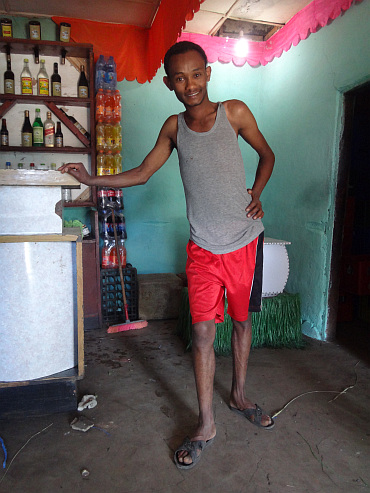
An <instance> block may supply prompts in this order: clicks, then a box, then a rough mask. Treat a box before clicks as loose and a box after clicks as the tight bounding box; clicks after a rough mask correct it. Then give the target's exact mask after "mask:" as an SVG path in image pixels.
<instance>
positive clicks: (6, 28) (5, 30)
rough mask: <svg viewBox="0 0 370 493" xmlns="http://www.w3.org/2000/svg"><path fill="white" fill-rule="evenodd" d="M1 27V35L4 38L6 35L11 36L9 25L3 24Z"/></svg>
mask: <svg viewBox="0 0 370 493" xmlns="http://www.w3.org/2000/svg"><path fill="white" fill-rule="evenodd" d="M1 28H2V35H3V37H4V38H6V37H9V38H11V37H12V26H9V25H8V26H6V25H4V24H3V25H2V26H1Z"/></svg>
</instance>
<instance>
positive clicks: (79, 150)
mask: <svg viewBox="0 0 370 493" xmlns="http://www.w3.org/2000/svg"><path fill="white" fill-rule="evenodd" d="M0 152H25V153H29V152H30V153H32V152H50V153H54V152H55V153H57V154H90V153H91V149H88V148H87V147H34V146H32V147H22V146H2V147H0Z"/></svg>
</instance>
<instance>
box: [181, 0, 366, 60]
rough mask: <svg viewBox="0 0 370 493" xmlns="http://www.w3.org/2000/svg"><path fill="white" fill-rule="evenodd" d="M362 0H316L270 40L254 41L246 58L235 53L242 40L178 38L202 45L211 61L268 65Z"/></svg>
mask: <svg viewBox="0 0 370 493" xmlns="http://www.w3.org/2000/svg"><path fill="white" fill-rule="evenodd" d="M360 1H362V0H313V1H312V2H311V3H309V4H308V5H307V6H306V7H304V8H303V9H302V10H300V11H299V12H298V13H297V14H296V15H295V16H294V17H292V19H290V21H289V22H287V24H286V25H285V26H284V27H282V28H281V29H280V30H279V31H278V32H277V33H275V34H274V35H273V36H271V38H270V39H269V40H267V41H250V42H249V52H248V55H247V56H246V57H238V56H236V55H235V45H236V43H237V41H238V40H236V39H231V38H220V37H216V36H214V37H211V36H206V35H203V34H192V33H182V34H181V36H180V37H179V39H178V41H193V42H194V43H197V44H199V45H201V46H202V48H203V49H204V51H205V52H206V54H207V57H208V61H209V62H210V63H212V62H216V61H219V62H223V63H229V62H231V61H232V62H233V63H234V65H236V66H242V65H244V64H245V63H248V64H249V65H251V66H252V67H255V66H257V65H266V64H267V63H269V62H271V61H272V60H273V59H274V58H275V57H278V58H279V57H280V56H281V54H282V53H283V51H288V50H289V49H290V48H291V47H292V46H296V45H297V44H298V43H299V42H300V41H301V40H303V39H306V38H307V36H308V35H309V34H310V33H315V32H316V31H317V30H318V29H320V28H321V27H324V26H326V25H327V24H328V23H329V22H330V21H331V20H333V19H336V18H337V17H338V16H340V15H341V14H342V12H344V11H346V10H348V9H349V8H350V7H351V6H352V5H354V4H355V3H358V2H360Z"/></svg>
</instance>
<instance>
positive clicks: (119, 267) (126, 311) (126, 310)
mask: <svg viewBox="0 0 370 493" xmlns="http://www.w3.org/2000/svg"><path fill="white" fill-rule="evenodd" d="M112 220H113V232H114V241H115V242H116V251H117V261H118V269H119V277H120V279H121V288H122V296H123V304H124V307H125V315H126V321H127V320H130V319H129V317H128V309H127V299H126V292H125V283H124V282H123V272H122V264H121V257H120V254H119V248H118V238H117V230H116V219H115V217H114V210H113V209H112Z"/></svg>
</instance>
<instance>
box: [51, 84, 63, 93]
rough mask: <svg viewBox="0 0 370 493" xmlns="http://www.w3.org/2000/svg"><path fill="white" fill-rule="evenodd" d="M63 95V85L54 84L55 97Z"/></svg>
mask: <svg viewBox="0 0 370 493" xmlns="http://www.w3.org/2000/svg"><path fill="white" fill-rule="evenodd" d="M61 95H62V84H61V83H60V82H53V96H61Z"/></svg>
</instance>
